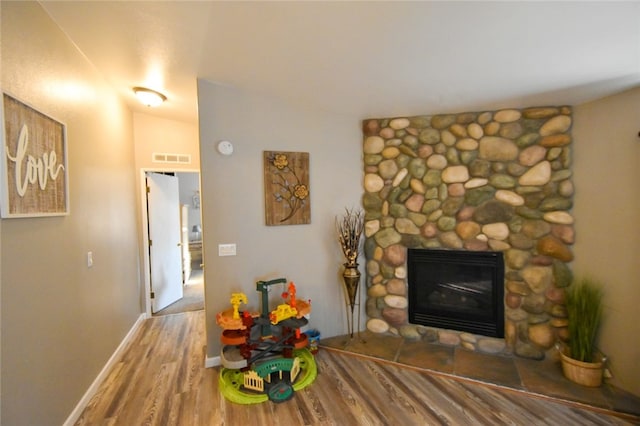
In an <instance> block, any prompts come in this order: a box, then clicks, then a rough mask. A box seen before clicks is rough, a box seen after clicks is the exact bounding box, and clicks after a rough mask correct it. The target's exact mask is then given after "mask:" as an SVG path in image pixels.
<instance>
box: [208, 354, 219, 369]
mask: <svg viewBox="0 0 640 426" xmlns="http://www.w3.org/2000/svg"><path fill="white" fill-rule="evenodd" d="M221 364H222V360H221V359H220V356H208V357H206V358H205V359H204V368H211V367H217V366H219V365H221Z"/></svg>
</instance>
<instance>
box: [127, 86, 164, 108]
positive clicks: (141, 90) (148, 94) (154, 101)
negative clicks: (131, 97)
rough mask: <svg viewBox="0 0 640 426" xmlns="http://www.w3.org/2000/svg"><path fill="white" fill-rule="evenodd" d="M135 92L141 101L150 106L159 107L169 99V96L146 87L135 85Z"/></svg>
mask: <svg viewBox="0 0 640 426" xmlns="http://www.w3.org/2000/svg"><path fill="white" fill-rule="evenodd" d="M133 93H135V94H136V96H137V97H138V100H139V101H140V102H142V103H143V104H144V105H146V106H148V107H157V106H158V105H161V104H162V103H163V102H164V101H166V100H167V97H166V96H165V95H163V94H162V93H160V92H156V91H155V90H151V89H147V88H146V87H134V88H133Z"/></svg>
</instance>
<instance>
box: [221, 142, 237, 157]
mask: <svg viewBox="0 0 640 426" xmlns="http://www.w3.org/2000/svg"><path fill="white" fill-rule="evenodd" d="M218 152H219V153H220V154H222V155H231V154H233V144H232V143H231V142H229V141H220V142H218Z"/></svg>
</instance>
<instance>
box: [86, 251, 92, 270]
mask: <svg viewBox="0 0 640 426" xmlns="http://www.w3.org/2000/svg"><path fill="white" fill-rule="evenodd" d="M92 266H93V252H92V251H88V252H87V268H91V267H92Z"/></svg>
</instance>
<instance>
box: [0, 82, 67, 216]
mask: <svg viewBox="0 0 640 426" xmlns="http://www.w3.org/2000/svg"><path fill="white" fill-rule="evenodd" d="M3 107H4V108H3V113H4V119H3V120H0V121H1V122H2V123H1V124H3V125H4V129H3V132H2V134H3V136H4V140H3V142H2V147H1V148H0V152H1V155H2V161H1V162H0V165H1V169H0V171H1V173H0V179H1V180H2V202H1V206H0V207H1V209H0V210H1V212H2V217H3V218H10V217H35V216H60V215H66V214H68V213H69V182H68V173H67V171H68V169H67V144H66V129H65V126H64V124H62V123H60V122H58V121H56V120H54V119H52V118H51V117H48V116H46V115H44V114H42V113H41V112H38V111H36V110H35V109H33V108H31V107H30V106H28V105H26V104H24V103H22V102H20V101H18V100H17V99H14V98H13V97H11V96H9V95H7V94H4V95H3Z"/></svg>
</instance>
